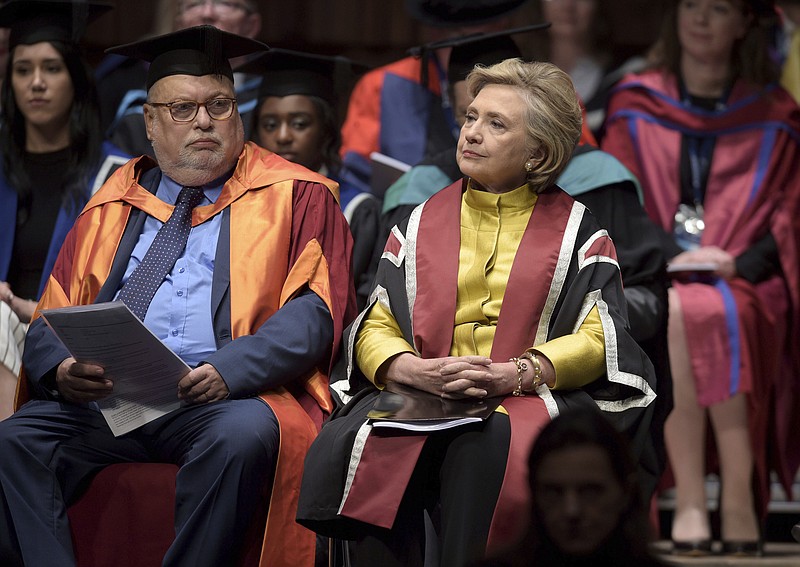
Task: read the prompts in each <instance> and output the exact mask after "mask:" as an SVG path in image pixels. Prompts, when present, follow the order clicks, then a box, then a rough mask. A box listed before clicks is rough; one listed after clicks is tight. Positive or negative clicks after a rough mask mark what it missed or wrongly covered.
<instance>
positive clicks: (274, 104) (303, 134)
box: [258, 95, 322, 171]
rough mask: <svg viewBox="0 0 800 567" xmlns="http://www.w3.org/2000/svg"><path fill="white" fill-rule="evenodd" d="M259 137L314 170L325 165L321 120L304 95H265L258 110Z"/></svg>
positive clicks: (261, 141)
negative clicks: (323, 162) (323, 161)
mask: <svg viewBox="0 0 800 567" xmlns="http://www.w3.org/2000/svg"><path fill="white" fill-rule="evenodd" d="M258 140H259V143H260V144H261V145H262V146H264V147H265V148H267V149H268V150H270V151H272V152H275V153H276V154H278V155H279V156H281V157H282V158H285V159H288V160H289V161H293V162H295V163H299V164H300V165H303V166H305V167H307V168H308V169H310V170H312V171H318V170H319V168H320V167H322V119H321V117H320V116H319V115H318V113H317V109H316V107H315V106H314V103H313V102H312V101H311V99H310V98H309V97H307V96H305V95H289V96H284V97H277V96H271V97H268V98H266V99H265V100H264V102H263V103H261V107H260V108H259V111H258Z"/></svg>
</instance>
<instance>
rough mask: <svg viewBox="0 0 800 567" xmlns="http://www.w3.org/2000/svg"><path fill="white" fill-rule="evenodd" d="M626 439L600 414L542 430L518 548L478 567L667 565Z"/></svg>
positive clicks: (573, 415)
mask: <svg viewBox="0 0 800 567" xmlns="http://www.w3.org/2000/svg"><path fill="white" fill-rule="evenodd" d="M636 481H637V475H636V465H635V461H634V460H633V458H632V457H631V453H630V446H629V443H628V440H627V439H625V437H624V436H622V435H621V434H620V433H619V432H618V431H617V430H615V429H614V427H613V426H612V425H611V424H610V423H609V422H608V420H607V419H605V418H604V417H603V416H602V414H601V413H600V412H599V411H596V410H591V409H580V410H576V411H573V412H570V413H568V414H565V415H563V416H560V417H556V418H555V419H554V420H553V421H552V422H550V423H549V424H548V425H546V426H545V427H544V429H542V431H541V433H540V434H539V437H538V438H537V439H536V442H535V443H534V444H533V449H532V450H531V453H530V457H529V459H528V485H529V487H530V493H531V498H532V501H533V504H532V507H531V512H532V513H531V519H530V524H529V527H528V530H527V533H526V534H525V537H524V538H523V539H522V540H521V541H520V543H519V544H517V545H516V546H514V547H512V548H511V549H510V550H508V551H506V552H504V553H502V554H500V555H498V556H497V557H496V558H494V559H491V560H487V561H484V562H481V563H479V564H478V565H479V566H480V567H517V566H519V567H523V566H526V565H536V566H537V567H579V566H580V567H583V566H585V567H611V566H614V567H647V566H656V565H666V564H665V563H662V562H661V561H659V560H657V559H656V558H655V557H654V556H653V555H652V553H651V551H650V549H649V545H648V542H650V540H651V534H650V532H649V524H648V521H647V512H646V507H645V506H644V503H643V502H642V500H641V497H640V495H641V490H639V487H638V485H637V482H636Z"/></svg>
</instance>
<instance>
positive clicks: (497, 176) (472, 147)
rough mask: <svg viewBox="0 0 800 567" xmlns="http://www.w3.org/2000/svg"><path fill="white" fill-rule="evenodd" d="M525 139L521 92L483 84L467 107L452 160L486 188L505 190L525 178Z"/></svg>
mask: <svg viewBox="0 0 800 567" xmlns="http://www.w3.org/2000/svg"><path fill="white" fill-rule="evenodd" d="M527 141H528V133H527V127H526V120H525V101H524V100H523V98H522V95H521V94H520V93H519V92H518V91H517V89H516V88H515V87H511V86H508V85H486V86H485V87H483V89H481V91H480V92H479V93H478V96H476V97H475V99H474V100H473V101H472V102H471V103H470V105H469V106H468V107H467V112H466V119H465V121H464V125H463V126H462V127H461V135H460V136H459V138H458V147H457V149H456V161H457V162H458V167H459V168H460V169H461V172H462V173H463V174H464V175H466V176H468V177H471V178H472V179H473V180H474V181H475V182H477V183H478V184H479V185H481V186H482V187H483V188H484V189H486V190H487V191H490V192H492V193H505V192H507V191H511V190H513V189H516V188H517V187H520V186H521V185H523V184H525V182H526V177H527V176H526V173H525V162H526V161H528V159H529V158H530V156H529V155H528V153H527V147H526V144H527Z"/></svg>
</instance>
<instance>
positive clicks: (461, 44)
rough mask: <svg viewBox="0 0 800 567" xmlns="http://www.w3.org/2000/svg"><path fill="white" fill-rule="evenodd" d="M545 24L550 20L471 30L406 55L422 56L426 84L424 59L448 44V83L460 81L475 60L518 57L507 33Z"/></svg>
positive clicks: (481, 61)
mask: <svg viewBox="0 0 800 567" xmlns="http://www.w3.org/2000/svg"><path fill="white" fill-rule="evenodd" d="M549 27H550V22H543V23H539V24H530V25H527V26H520V27H516V28H509V29H506V30H500V31H496V32H485V33H472V34H468V35H462V36H458V37H451V38H447V39H441V40H438V41H433V42H431V43H426V44H425V45H420V46H417V47H412V48H411V49H409V50H408V54H409V55H412V56H414V57H422V59H423V65H422V84H427V78H428V76H427V71H428V65H427V64H425V63H426V62H427V58H428V57H429V56H430V54H431V53H432V52H434V51H435V50H437V49H442V48H445V47H452V48H453V49H452V51H451V53H450V60H449V62H448V64H447V77H448V81H450V83H454V82H457V81H459V80H463V79H464V77H466V76H467V73H469V72H470V71H471V70H472V68H473V67H474V66H475V65H476V64H478V63H481V64H483V65H491V64H493V63H497V62H499V61H502V60H503V59H508V58H509V57H519V56H520V52H519V48H518V47H517V45H516V44H515V43H514V42H513V41H512V40H511V37H510V36H512V35H515V34H519V33H526V32H532V31H539V30H546V29H547V28H549ZM451 68H452V70H451Z"/></svg>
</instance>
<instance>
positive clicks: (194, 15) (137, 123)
mask: <svg viewBox="0 0 800 567" xmlns="http://www.w3.org/2000/svg"><path fill="white" fill-rule="evenodd" d="M168 1H169V2H173V3H174V5H173V6H172V10H171V13H172V14H174V22H173V26H172V28H171V29H172V30H182V29H186V28H189V27H193V26H199V25H211V26H214V27H216V28H219V29H221V30H222V31H226V32H230V33H234V34H236V35H240V36H243V37H248V38H251V39H255V38H257V37H258V34H259V33H260V32H261V14H260V13H259V2H257V1H256V0H168ZM115 62H116V65H118V66H122V67H123V68H125V69H126V71H122V69H121V68H120V71H121V72H122V73H124V74H125V75H127V77H128V80H136V78H137V77H140V78H141V82H140V83H138V85H137V86H136V87H135V88H132V89H130V90H128V91H127V92H125V93H124V94H123V95H122V97H121V98H120V96H119V94H115V93H114V84H115V82H120V78H119V77H114V76H113V75H107V76H106V77H98V83H99V85H100V96H101V102H103V103H104V105H105V106H109V105H111V103H109V102H106V101H109V100H116V102H117V104H116V105H114V108H115V110H114V114H113V117H111V122H110V124H106V125H105V127H106V128H107V130H106V135H107V136H108V137H109V139H110V140H111V141H112V142H114V143H115V144H116V145H117V146H119V147H120V148H122V149H123V150H124V151H126V152H127V153H129V154H130V155H133V156H140V155H149V156H150V157H155V154H154V151H153V148H152V146H151V144H150V142H149V140H148V139H147V133H146V132H145V128H144V120H143V119H142V112H143V110H142V109H143V106H142V105H143V104H144V103H145V102H146V100H147V90H146V89H145V88H144V78H143V77H142V71H141V62H136V63H128V62H127V58H125V57H121V56H120V55H119V54H110V55H109V56H108V60H107V61H105V62H103V63H104V64H102V65H101V66H100V67H99V68H98V70H101V69H102V72H103V73H108V74H110V73H111V72H112V69H113V68H114V65H115ZM242 63H244V61H243V60H241V59H240V60H235V61H233V62H232V63H231V65H232V66H233V68H236V67H237V66H239V65H241V64H242ZM233 79H234V88H235V90H236V100H237V103H236V110H237V112H239V114H241V115H242V122H243V124H244V129H245V139H249V138H250V124H251V123H252V120H251V119H250V115H251V113H252V111H253V109H254V108H255V105H256V92H257V90H258V85H259V80H258V78H257V77H253V76H251V75H246V74H244V73H234V75H233Z"/></svg>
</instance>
